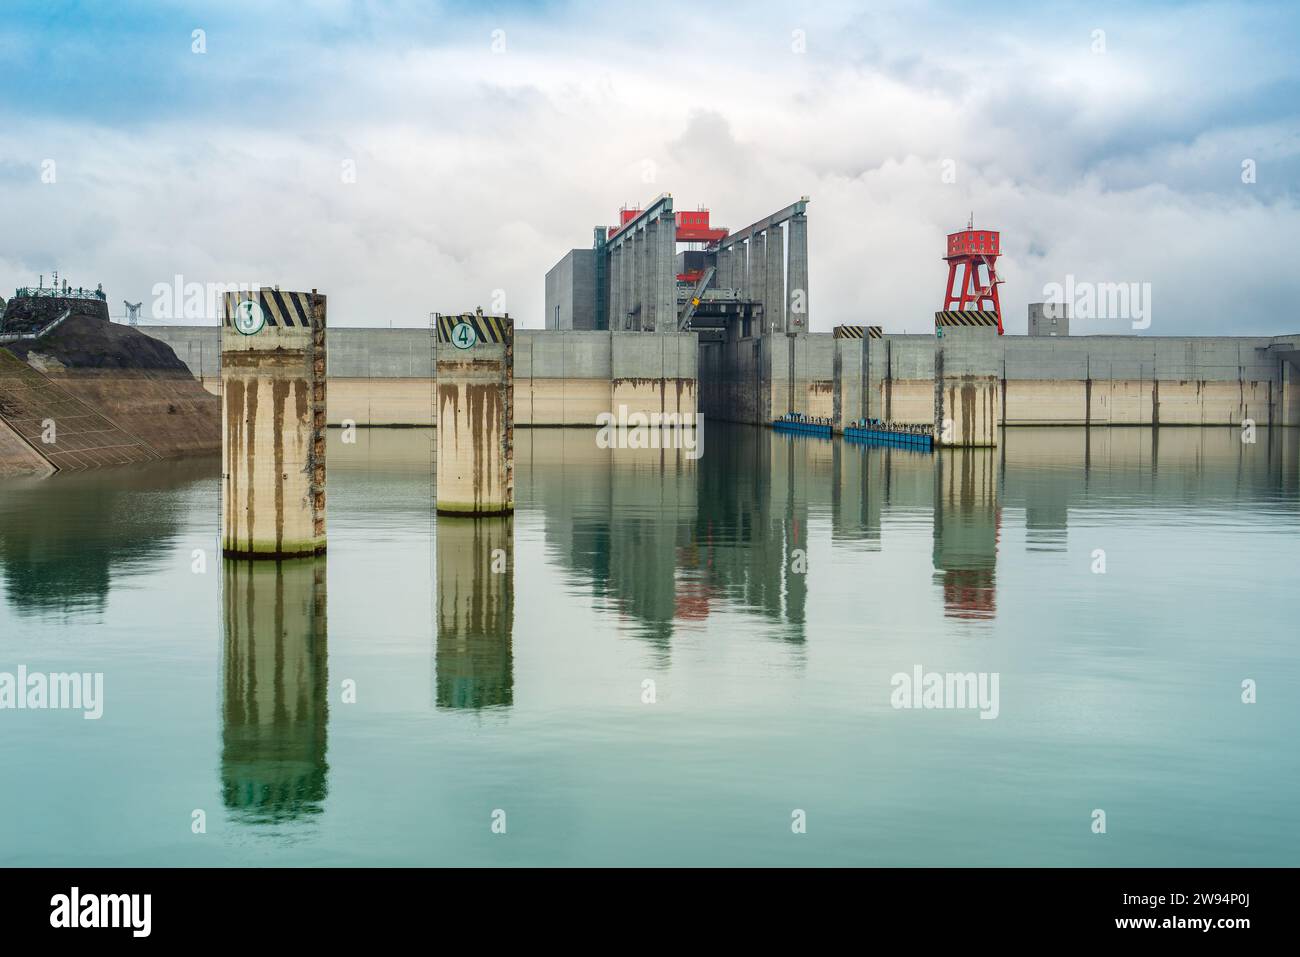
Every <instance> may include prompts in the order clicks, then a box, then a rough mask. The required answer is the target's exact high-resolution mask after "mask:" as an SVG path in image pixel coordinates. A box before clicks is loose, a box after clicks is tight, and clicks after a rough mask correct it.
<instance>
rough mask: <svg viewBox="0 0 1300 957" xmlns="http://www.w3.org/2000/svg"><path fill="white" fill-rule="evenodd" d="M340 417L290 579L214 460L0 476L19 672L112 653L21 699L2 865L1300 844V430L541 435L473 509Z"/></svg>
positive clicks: (1042, 857)
mask: <svg viewBox="0 0 1300 957" xmlns="http://www.w3.org/2000/svg"><path fill="white" fill-rule="evenodd" d="M340 438H341V434H340V433H339V432H338V431H332V432H331V434H330V442H331V446H330V449H329V456H330V459H329V465H330V476H329V494H330V499H329V536H330V545H329V555H328V558H327V559H324V560H322V561H319V562H305V563H304V562H298V563H292V564H286V565H284V566H280V567H279V568H277V567H276V566H274V565H271V566H262V565H259V566H256V567H252V568H250V567H249V566H248V565H247V564H233V563H232V564H228V565H227V564H223V562H222V561H221V559H220V557H219V550H215V551H214V545H215V543H216V534H217V516H218V491H219V478H218V471H219V463H217V462H215V461H201V462H188V463H179V464H178V463H171V464H162V465H158V466H155V467H149V468H144V469H133V470H129V471H107V472H97V473H91V474H82V475H61V476H57V477H55V478H53V479H50V480H45V481H39V482H33V481H0V672H10V673H16V671H17V669H18V667H19V666H20V665H21V666H26V668H27V669H28V670H29V671H43V672H63V671H78V672H102V673H103V675H104V679H103V680H104V692H103V698H104V702H103V716H102V718H100V719H99V720H97V721H96V720H85V719H84V718H83V716H82V714H81V713H80V712H77V711H51V710H45V711H32V710H21V711H19V710H0V775H2V780H3V785H4V786H3V787H0V863H3V864H9V865H14V864H16V865H36V864H70V865H111V864H126V865H135V864H141V865H143V864H218V865H226V864H256V865H280V864H284V865H290V864H292V865H304V864H338V865H382V864H523V865H532V864H629V865H668V864H711V863H721V864H742V865H749V864H797V865H804V864H866V865H918V864H938V865H944V864H949V865H951V864H955V865H971V864H992V865H1013V864H1027V865H1034V864H1047V865H1056V864H1061V865H1065V864H1083V865H1106V864H1117V865H1142V864H1151V865H1157V864H1160V865H1228V864H1245V865H1249V864H1270V865H1293V866H1294V865H1296V864H1300V831H1298V829H1297V818H1296V808H1297V798H1298V797H1300V747H1297V744H1296V734H1297V731H1298V730H1300V651H1298V650H1297V637H1298V635H1300V629H1298V628H1297V617H1298V616H1297V609H1298V608H1300V606H1298V605H1297V595H1298V593H1300V592H1298V589H1297V586H1300V468H1298V465H1297V457H1298V456H1297V448H1298V445H1300V436H1297V434H1296V432H1295V431H1294V430H1291V431H1290V432H1282V431H1277V430H1274V431H1273V432H1272V434H1270V433H1269V432H1268V431H1267V430H1262V431H1261V432H1260V433H1259V436H1258V441H1257V442H1256V443H1255V444H1253V445H1247V444H1243V443H1242V442H1241V441H1240V437H1239V433H1238V432H1237V431H1236V430H1233V429H1205V430H1200V429H1164V430H1161V431H1160V432H1159V433H1158V434H1153V433H1152V432H1151V431H1150V430H1146V429H1114V430H1092V431H1091V434H1088V433H1086V432H1085V431H1084V430H1082V429H1050V430H1041V429H1040V430H1034V429H1024V430H1016V429H1011V430H1008V431H1007V433H1006V436H1005V441H1004V444H1003V446H1002V447H1001V448H999V449H998V450H996V451H995V452H971V453H944V454H943V455H942V456H940V457H937V458H936V457H934V456H928V455H921V454H917V453H911V452H905V451H901V450H894V451H887V450H880V449H864V448H862V447H859V446H854V445H849V444H844V443H842V442H838V441H837V442H834V443H832V442H830V441H827V440H819V439H813V438H804V437H789V436H783V435H777V434H774V433H771V432H770V431H767V430H762V429H757V428H749V427H741V426H735V427H724V426H719V425H715V424H713V423H710V424H709V425H708V431H707V434H706V436H705V443H704V456H703V458H701V459H699V460H698V461H695V460H691V459H689V458H687V457H686V456H685V455H684V454H683V453H681V452H677V451H660V450H613V451H610V450H601V449H598V448H597V447H596V443H595V432H594V431H587V430H572V431H570V430H563V431H560V430H518V431H517V432H516V433H515V438H516V443H517V446H516V485H517V494H518V506H519V507H518V511H517V513H516V515H515V517H514V519H513V521H512V522H500V521H498V522H488V523H480V524H478V525H475V524H474V523H472V522H466V521H465V520H459V521H452V522H449V521H448V520H445V519H441V520H439V519H435V518H434V516H433V514H432V509H431V505H430V501H431V500H430V488H431V485H430V478H429V436H428V434H427V433H426V432H423V431H420V430H392V431H389V430H374V431H370V432H365V431H362V432H360V433H359V434H358V436H357V442H356V443H355V444H351V445H348V444H343V443H342V442H341V440H340ZM1099 550H1100V551H1099ZM1103 560H1104V567H1105V571H1104V573H1099V572H1098V571H1097V569H1099V568H1100V567H1101V566H1100V564H1099V563H1100V561H1103ZM917 667H920V668H921V669H922V670H923V672H931V671H934V672H941V673H947V672H974V673H984V674H986V675H991V674H992V673H996V674H997V675H998V700H997V717H996V718H995V719H991V720H989V719H982V718H981V717H980V711H979V710H977V709H971V708H965V709H957V708H953V709H938V708H935V709H901V708H895V707H892V706H891V692H892V690H893V686H892V682H893V676H894V675H896V674H900V673H902V674H906V675H909V676H910V675H912V674H913V673H914V670H915V669H916V668H917ZM1247 680H1251V681H1254V682H1255V687H1256V695H1257V700H1256V702H1255V703H1253V704H1246V703H1243V701H1242V697H1243V690H1242V686H1243V682H1245V681H1247ZM353 699H354V700H353ZM651 699H652V700H651ZM1098 809H1100V810H1103V811H1104V812H1105V815H1106V833H1105V834H1095V833H1093V821H1094V811H1095V810H1098ZM196 810H198V811H202V812H203V813H204V815H205V817H206V833H194V831H193V828H192V821H193V820H194V812H195V811H196ZM797 811H801V812H803V814H804V815H805V816H806V833H802V834H799V833H794V828H792V821H794V820H795V819H796V818H797V817H798V815H797V814H796V812H797ZM497 812H504V814H500V813H497ZM494 821H495V822H497V825H498V828H497V829H498V830H499V829H500V824H501V823H502V822H504V824H505V833H504V834H502V833H494V829H493V824H494Z"/></svg>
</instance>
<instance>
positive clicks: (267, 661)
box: [221, 558, 329, 824]
mask: <svg viewBox="0 0 1300 957" xmlns="http://www.w3.org/2000/svg"><path fill="white" fill-rule="evenodd" d="M325 564H326V562H325V559H324V558H304V559H299V560H295V561H280V562H251V561H246V560H244V559H226V560H225V561H224V562H223V563H222V565H223V569H222V572H223V590H222V602H223V608H222V631H223V652H222V659H223V660H222V668H221V671H222V701H221V793H222V801H223V803H224V804H225V806H226V808H227V809H229V810H230V811H231V812H232V814H233V815H234V816H236V817H238V818H240V819H241V820H244V821H246V822H247V823H250V824H270V823H274V822H283V821H289V820H296V819H298V818H309V817H311V816H312V815H314V814H318V813H319V811H320V808H321V805H322V804H323V802H324V800H325V796H326V793H327V791H328V786H327V780H326V771H327V768H328V765H327V763H326V761H325V749H326V732H327V730H328V727H329V703H328V702H329V693H328V692H329V678H328V670H329V669H328V663H329V658H328V650H327V641H326V625H327V615H326V609H327V601H326V588H325V582H326V578H325Z"/></svg>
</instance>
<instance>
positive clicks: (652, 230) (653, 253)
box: [641, 219, 672, 332]
mask: <svg viewBox="0 0 1300 957" xmlns="http://www.w3.org/2000/svg"><path fill="white" fill-rule="evenodd" d="M643 261H644V263H645V273H644V278H643V280H642V283H641V289H642V293H641V328H642V329H644V330H645V331H646V332H654V331H656V330H657V329H658V324H659V273H660V271H661V270H662V268H663V266H662V264H661V263H660V262H659V220H658V219H653V220H651V221H650V222H648V223H646V227H645V255H644V257H643ZM669 268H672V267H671V266H670V267H669Z"/></svg>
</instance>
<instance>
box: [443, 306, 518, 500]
mask: <svg viewBox="0 0 1300 957" xmlns="http://www.w3.org/2000/svg"><path fill="white" fill-rule="evenodd" d="M437 320H438V463H437V470H438V502H437V508H438V514H439V515H461V516H484V515H505V514H509V513H511V512H513V511H514V510H515V483H514V458H515V454H514V422H515V418H514V406H513V401H514V399H513V394H514V337H515V335H514V321H513V320H512V319H511V318H510V317H509V316H508V315H507V316H485V315H483V314H482V312H481V311H479V312H477V313H475V314H474V315H461V316H443V315H439V316H438V317H437Z"/></svg>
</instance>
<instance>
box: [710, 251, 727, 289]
mask: <svg viewBox="0 0 1300 957" xmlns="http://www.w3.org/2000/svg"><path fill="white" fill-rule="evenodd" d="M730 284H731V248H730V247H725V248H723V249H719V250H718V263H717V271H716V272H714V274H713V286H714V288H715V289H726V288H727V287H728V286H729V285H730Z"/></svg>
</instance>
